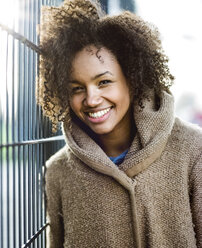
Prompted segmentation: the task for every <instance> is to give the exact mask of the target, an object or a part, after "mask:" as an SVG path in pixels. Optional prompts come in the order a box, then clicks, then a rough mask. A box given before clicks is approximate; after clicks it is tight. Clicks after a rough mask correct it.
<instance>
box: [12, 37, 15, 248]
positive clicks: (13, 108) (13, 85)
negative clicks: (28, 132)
mask: <svg viewBox="0 0 202 248" xmlns="http://www.w3.org/2000/svg"><path fill="white" fill-rule="evenodd" d="M12 46H13V49H12V124H11V125H12V142H15V119H14V118H15V112H14V111H15V105H14V104H15V100H14V99H15V96H14V92H15V84H14V69H15V63H14V59H15V56H14V54H15V43H14V39H12ZM12 158H13V190H12V191H13V243H14V246H15V245H16V194H15V189H16V173H15V166H16V161H15V159H16V158H15V147H13V148H12Z"/></svg>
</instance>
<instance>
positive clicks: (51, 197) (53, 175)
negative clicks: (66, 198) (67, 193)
mask: <svg viewBox="0 0 202 248" xmlns="http://www.w3.org/2000/svg"><path fill="white" fill-rule="evenodd" d="M58 178H59V176H58V173H57V172H55V170H54V169H53V168H51V167H49V168H47V171H46V176H45V179H46V199H47V219H48V223H49V224H50V227H49V230H48V232H47V248H63V242H64V227H63V218H62V206H61V205H62V204H61V191H60V185H59V180H58Z"/></svg>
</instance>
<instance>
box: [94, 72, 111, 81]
mask: <svg viewBox="0 0 202 248" xmlns="http://www.w3.org/2000/svg"><path fill="white" fill-rule="evenodd" d="M105 74H110V75H112V76H113V74H112V73H111V72H110V71H105V72H103V73H100V74H97V75H95V76H94V77H93V78H91V80H95V79H97V78H99V77H101V76H103V75H105Z"/></svg>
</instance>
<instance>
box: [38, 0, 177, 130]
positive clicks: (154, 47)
mask: <svg viewBox="0 0 202 248" xmlns="http://www.w3.org/2000/svg"><path fill="white" fill-rule="evenodd" d="M89 45H94V46H96V47H97V48H98V49H99V48H101V47H105V48H107V49H108V50H110V51H111V52H112V53H113V54H114V55H115V57H116V58H117V60H118V62H119V64H120V65H121V68H122V70H123V73H124V75H125V77H126V78H127V80H128V82H129V88H130V92H131V95H132V96H133V97H134V99H138V103H139V105H140V107H142V108H143V107H144V106H142V99H143V98H145V97H147V95H146V92H148V90H149V89H153V90H154V92H155V93H156V94H159V93H160V92H161V91H162V90H166V91H168V90H169V87H170V86H171V85H172V83H173V80H174V77H173V76H172V75H171V73H170V71H169V68H168V58H167V56H166V55H165V54H164V51H163V49H162V46H161V41H160V38H159V33H158V30H157V29H156V28H155V27H154V26H153V25H151V24H149V23H146V22H145V21H143V20H142V19H141V18H140V17H138V16H137V15H135V14H132V13H130V12H128V11H125V12H123V13H122V14H120V15H117V16H107V15H105V14H104V13H103V11H102V9H101V7H100V5H99V3H98V2H95V1H91V0H66V1H64V3H63V5H62V6H60V7H44V8H43V9H42V21H41V25H40V49H41V51H42V54H41V56H40V73H39V79H38V92H37V96H38V102H39V104H41V106H42V108H43V111H44V113H45V115H47V116H48V117H49V118H50V119H51V120H52V123H53V127H54V128H56V125H57V123H58V122H60V121H63V122H64V121H70V120H71V117H70V116H71V115H70V112H71V109H70V107H69V92H68V82H69V80H70V76H71V64H72V60H73V59H74V57H75V55H76V53H77V52H79V51H81V50H82V49H83V48H84V47H86V46H89Z"/></svg>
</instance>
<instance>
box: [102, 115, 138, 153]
mask: <svg viewBox="0 0 202 248" xmlns="http://www.w3.org/2000/svg"><path fill="white" fill-rule="evenodd" d="M135 134H136V127H135V121H134V119H133V117H132V116H131V121H130V122H128V124H127V126H125V128H122V127H120V128H118V129H116V131H115V132H113V131H112V132H111V133H108V134H103V135H99V137H97V143H98V144H99V146H100V147H101V148H102V149H103V150H104V152H105V153H106V154H107V155H108V156H110V157H116V156H118V155H120V154H121V153H123V152H124V151H125V150H127V149H128V148H129V147H130V146H131V143H132V141H133V139H134V137H135Z"/></svg>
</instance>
